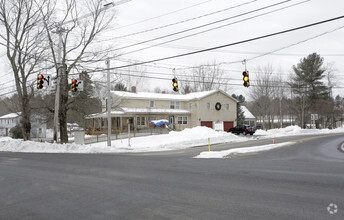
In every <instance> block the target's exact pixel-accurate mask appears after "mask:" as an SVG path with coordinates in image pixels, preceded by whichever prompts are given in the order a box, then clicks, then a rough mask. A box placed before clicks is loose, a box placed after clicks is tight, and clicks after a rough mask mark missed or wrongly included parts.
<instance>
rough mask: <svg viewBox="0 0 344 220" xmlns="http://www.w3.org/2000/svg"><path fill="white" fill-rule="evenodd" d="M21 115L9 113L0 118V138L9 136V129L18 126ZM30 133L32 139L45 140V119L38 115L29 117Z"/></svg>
mask: <svg viewBox="0 0 344 220" xmlns="http://www.w3.org/2000/svg"><path fill="white" fill-rule="evenodd" d="M20 115H21V113H20V112H17V113H10V114H7V115H3V116H1V117H0V136H10V130H11V128H14V127H15V126H17V125H20V120H21V116H20ZM30 120H31V132H30V137H32V138H45V137H46V135H47V123H46V118H45V117H43V116H40V115H36V114H33V115H31V119H30Z"/></svg>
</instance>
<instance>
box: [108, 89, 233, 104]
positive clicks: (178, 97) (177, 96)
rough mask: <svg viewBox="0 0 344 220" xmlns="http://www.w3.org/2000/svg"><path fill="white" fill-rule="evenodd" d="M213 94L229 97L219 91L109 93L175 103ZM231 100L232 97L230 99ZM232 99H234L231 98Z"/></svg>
mask: <svg viewBox="0 0 344 220" xmlns="http://www.w3.org/2000/svg"><path fill="white" fill-rule="evenodd" d="M215 92H222V93H224V94H226V95H227V96H228V97H231V96H229V95H228V94H227V93H225V92H223V91H220V90H211V91H205V92H193V93H189V94H186V95H182V94H163V93H149V92H137V93H133V92H123V91H111V93H112V94H114V95H117V96H120V97H123V98H127V99H153V100H175V101H190V100H199V99H202V98H204V97H206V96H209V95H211V94H213V93H215ZM231 98H232V97H231ZM233 99H234V98H233Z"/></svg>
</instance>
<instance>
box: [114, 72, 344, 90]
mask: <svg viewBox="0 0 344 220" xmlns="http://www.w3.org/2000/svg"><path fill="white" fill-rule="evenodd" d="M111 74H112V75H122V76H131V77H139V78H147V79H158V80H167V81H171V78H163V77H155V76H142V75H135V74H128V73H118V72H117V73H111ZM232 80H236V79H232ZM178 81H180V82H194V83H208V82H203V81H200V80H190V79H181V78H179V79H178ZM267 82H271V83H273V82H278V83H282V84H286V82H282V81H267ZM209 83H210V82H209ZM211 83H213V84H217V85H227V86H241V87H242V86H243V84H236V83H225V82H211ZM250 86H254V87H255V86H259V85H255V84H251V85H250ZM264 87H274V88H299V87H290V86H283V85H276V86H264ZM332 88H333V89H344V87H340V86H338V87H335V86H332Z"/></svg>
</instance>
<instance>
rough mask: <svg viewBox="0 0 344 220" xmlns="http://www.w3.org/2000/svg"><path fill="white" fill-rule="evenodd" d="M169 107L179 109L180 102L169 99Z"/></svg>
mask: <svg viewBox="0 0 344 220" xmlns="http://www.w3.org/2000/svg"><path fill="white" fill-rule="evenodd" d="M170 109H180V102H175V101H171V103H170Z"/></svg>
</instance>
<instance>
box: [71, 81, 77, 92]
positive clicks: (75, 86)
mask: <svg viewBox="0 0 344 220" xmlns="http://www.w3.org/2000/svg"><path fill="white" fill-rule="evenodd" d="M72 91H73V92H76V91H78V80H76V79H72Z"/></svg>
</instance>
